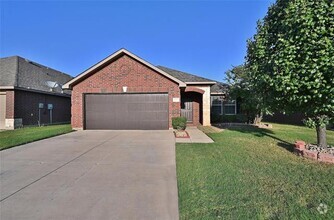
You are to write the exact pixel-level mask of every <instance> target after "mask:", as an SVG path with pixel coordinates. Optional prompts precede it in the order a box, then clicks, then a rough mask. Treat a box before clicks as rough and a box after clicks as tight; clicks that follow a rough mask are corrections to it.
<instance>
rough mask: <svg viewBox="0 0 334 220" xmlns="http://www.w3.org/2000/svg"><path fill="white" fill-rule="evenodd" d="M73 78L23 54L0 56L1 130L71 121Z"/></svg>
mask: <svg viewBox="0 0 334 220" xmlns="http://www.w3.org/2000/svg"><path fill="white" fill-rule="evenodd" d="M72 78H73V77H71V76H69V75H67V74H64V73H62V72H59V71H57V70H54V69H51V68H49V67H46V66H43V65H41V64H38V63H35V62H32V61H30V60H27V59H25V58H22V57H19V56H12V57H6V58H1V59H0V129H14V128H17V127H21V126H24V125H37V124H50V123H63V122H69V121H70V120H71V93H70V91H65V92H64V91H63V90H62V88H61V85H63V84H64V83H66V82H68V81H69V80H71V79H72Z"/></svg>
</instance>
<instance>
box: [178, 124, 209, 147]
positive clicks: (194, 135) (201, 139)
mask: <svg viewBox="0 0 334 220" xmlns="http://www.w3.org/2000/svg"><path fill="white" fill-rule="evenodd" d="M186 131H187V132H188V134H189V136H190V138H175V142H176V143H213V142H214V141H213V140H212V139H211V138H209V137H208V136H207V135H206V134H204V133H203V132H202V131H200V130H199V129H198V128H197V127H194V126H192V127H187V128H186Z"/></svg>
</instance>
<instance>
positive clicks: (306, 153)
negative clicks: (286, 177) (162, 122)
mask: <svg viewBox="0 0 334 220" xmlns="http://www.w3.org/2000/svg"><path fill="white" fill-rule="evenodd" d="M294 153H295V154H296V155H298V156H302V157H306V158H309V159H313V160H317V161H320V162H325V163H333V164H334V155H333V154H329V153H321V152H317V151H312V150H308V149H306V143H305V142H304V141H296V142H295V148H294Z"/></svg>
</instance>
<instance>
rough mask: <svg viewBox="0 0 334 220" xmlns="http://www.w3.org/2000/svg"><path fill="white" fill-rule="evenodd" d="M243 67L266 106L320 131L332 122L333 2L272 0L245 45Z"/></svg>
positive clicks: (333, 108)
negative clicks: (301, 116) (297, 114)
mask: <svg viewBox="0 0 334 220" xmlns="http://www.w3.org/2000/svg"><path fill="white" fill-rule="evenodd" d="M246 67H247V68H248V69H249V71H250V81H251V83H252V84H253V85H254V86H255V87H256V88H257V89H258V90H259V91H262V93H263V94H265V96H266V97H265V99H264V101H265V103H266V105H267V106H270V108H272V109H273V110H279V111H282V112H302V113H305V115H306V116H307V117H308V118H309V120H308V122H309V123H308V125H314V126H315V127H317V129H320V128H324V127H325V126H326V124H327V122H328V120H329V119H332V118H333V117H334V1H332V0H317V1H314V0H294V1H291V0H277V1H276V3H275V4H273V5H272V6H271V7H270V8H269V10H268V13H267V15H266V16H265V17H264V19H263V20H261V21H259V22H258V25H257V33H256V34H255V35H254V37H253V38H252V39H250V40H249V41H248V48H247V56H246ZM318 141H319V139H318ZM322 144H324V142H323V143H322Z"/></svg>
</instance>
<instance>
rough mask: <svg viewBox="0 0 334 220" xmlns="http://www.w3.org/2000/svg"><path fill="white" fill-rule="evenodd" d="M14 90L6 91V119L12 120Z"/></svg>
mask: <svg viewBox="0 0 334 220" xmlns="http://www.w3.org/2000/svg"><path fill="white" fill-rule="evenodd" d="M14 94H15V93H14V90H7V91H6V118H7V119H13V118H14V101H15V95H14Z"/></svg>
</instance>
